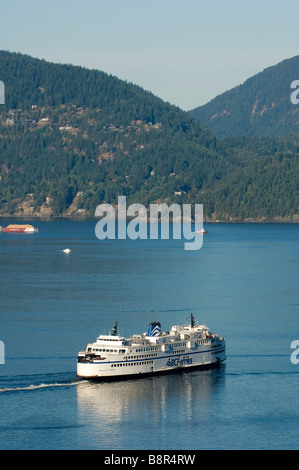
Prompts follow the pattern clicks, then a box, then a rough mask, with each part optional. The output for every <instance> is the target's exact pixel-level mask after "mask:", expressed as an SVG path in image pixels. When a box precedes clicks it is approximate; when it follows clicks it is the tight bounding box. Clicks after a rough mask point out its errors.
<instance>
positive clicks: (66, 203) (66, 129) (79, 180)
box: [0, 51, 299, 222]
mask: <svg viewBox="0 0 299 470" xmlns="http://www.w3.org/2000/svg"><path fill="white" fill-rule="evenodd" d="M0 80H3V82H4V84H5V105H0V216H15V217H22V216H23V217H31V216H41V217H44V216H46V217H51V216H93V215H94V214H95V209H96V207H97V206H98V205H99V204H101V203H109V204H116V203H117V200H118V196H126V197H127V200H128V204H131V203H134V202H138V203H141V204H144V205H145V206H147V207H149V204H151V203H154V202H159V203H161V202H166V203H167V204H171V203H178V204H180V205H182V204H196V203H198V204H203V205H204V216H205V219H206V220H212V221H216V220H221V221H227V220H229V221H273V220H276V221H287V222H289V221H291V222H292V221H294V222H299V188H298V174H299V158H298V156H299V136H298V138H296V137H292V138H287V139H283V138H279V139H277V138H276V139H271V138H264V139H257V138H244V137H242V138H226V139H217V138H216V137H215V136H214V135H213V133H212V132H211V131H210V130H208V129H207V128H205V127H204V126H202V125H201V124H200V123H199V122H198V120H197V119H195V118H194V117H192V116H191V115H190V113H187V112H184V111H182V110H181V109H179V108H178V107H176V106H173V105H170V104H169V103H165V102H164V101H163V100H162V99H160V98H158V97H156V96H154V95H153V94H152V93H150V92H148V91H145V90H143V89H142V88H140V87H138V86H136V85H133V84H130V83H127V82H124V81H122V80H120V79H118V78H117V77H113V76H111V75H108V74H106V73H104V72H100V71H96V70H88V69H85V68H82V67H77V66H72V65H64V64H62V65H61V64H53V63H49V62H46V61H45V60H39V59H34V58H32V57H30V56H27V55H22V54H16V53H10V52H5V51H0Z"/></svg>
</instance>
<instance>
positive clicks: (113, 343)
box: [77, 315, 226, 380]
mask: <svg viewBox="0 0 299 470" xmlns="http://www.w3.org/2000/svg"><path fill="white" fill-rule="evenodd" d="M225 360H226V344H225V340H224V338H222V337H220V336H218V335H216V334H212V333H211V332H210V330H209V329H208V328H207V327H206V326H204V325H199V324H195V321H194V317H193V315H191V324H190V325H188V326H182V325H178V326H173V327H172V328H171V330H170V331H166V332H162V330H161V324H160V323H158V322H154V323H151V324H150V326H149V329H148V332H147V333H144V334H143V335H133V336H131V337H130V338H125V337H122V336H119V335H118V333H117V324H115V325H114V328H113V331H112V334H109V335H100V336H99V337H98V338H97V340H96V342H95V343H91V344H88V345H87V347H86V350H85V351H82V352H79V354H78V362H77V376H78V377H81V378H85V379H93V380H108V379H122V378H123V379H124V378H129V377H142V376H148V375H155V374H160V373H166V372H170V371H181V370H184V371H187V370H191V369H194V368H209V367H213V366H216V365H218V364H220V363H222V362H224V361H225Z"/></svg>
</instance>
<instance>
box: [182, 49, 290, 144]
mask: <svg viewBox="0 0 299 470" xmlns="http://www.w3.org/2000/svg"><path fill="white" fill-rule="evenodd" d="M294 81H299V56H296V57H294V58H292V59H287V60H285V61H283V62H281V63H279V64H278V65H276V66H273V67H269V68H267V69H266V70H264V71H263V72H261V73H259V74H257V75H255V76H254V77H251V78H250V79H249V80H247V81H246V82H245V83H244V84H242V85H240V86H238V87H236V88H233V89H232V90H230V91H227V92H226V93H223V94H222V95H220V96H217V97H216V98H215V99H213V100H212V101H210V102H209V103H207V104H206V105H204V106H200V107H198V108H195V109H194V110H192V111H190V114H191V115H192V116H194V117H196V118H197V119H198V120H199V122H201V123H202V124H203V125H205V126H206V127H207V128H208V129H210V130H211V131H212V132H213V133H214V134H215V135H216V136H218V137H227V136H232V135H239V136H247V137H248V136H269V137H277V136H286V135H290V134H294V133H299V100H298V97H299V93H298V92H296V89H291V85H292V83H293V82H294ZM296 88H299V82H298V84H297V86H296ZM292 95H293V96H294V98H295V103H296V102H297V104H295V103H292V101H291V96H292Z"/></svg>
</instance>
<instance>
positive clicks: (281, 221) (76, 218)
mask: <svg viewBox="0 0 299 470" xmlns="http://www.w3.org/2000/svg"><path fill="white" fill-rule="evenodd" d="M1 219H2V220H3V219H16V220H20V221H25V220H27V221H30V220H40V221H44V222H51V221H54V220H71V221H73V222H75V221H76V222H83V221H88V220H90V221H98V220H100V218H99V217H96V216H80V215H79V216H76V215H57V216H54V215H53V216H40V215H22V216H20V215H17V216H16V215H0V226H1ZM134 219H135V217H131V218H129V217H127V219H126V220H127V222H129V221H131V220H134ZM115 220H116V221H118V218H117V216H116V218H115ZM169 222H170V223H179V222H173V219H172V218H170V219H169ZM147 223H150V219H148V220H147ZM158 223H161V219H159V220H158ZM181 223H183V220H181ZM191 223H195V221H194V220H191ZM203 223H204V224H291V225H293V224H295V225H296V224H298V223H299V217H298V218H297V217H296V219H295V220H290V219H288V220H286V219H283V218H278V217H275V218H274V219H264V218H263V219H254V218H247V219H242V220H241V219H226V220H220V219H216V220H215V219H204V221H203Z"/></svg>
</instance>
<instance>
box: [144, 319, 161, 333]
mask: <svg viewBox="0 0 299 470" xmlns="http://www.w3.org/2000/svg"><path fill="white" fill-rule="evenodd" d="M161 333H162V329H161V324H160V323H158V322H153V323H151V324H150V326H149V328H148V334H147V336H159V335H160V334H161Z"/></svg>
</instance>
